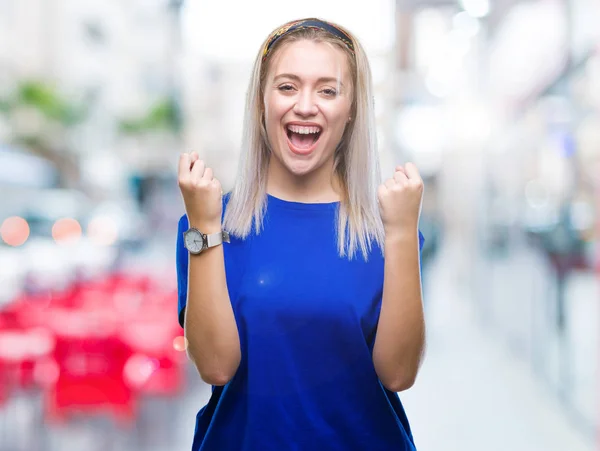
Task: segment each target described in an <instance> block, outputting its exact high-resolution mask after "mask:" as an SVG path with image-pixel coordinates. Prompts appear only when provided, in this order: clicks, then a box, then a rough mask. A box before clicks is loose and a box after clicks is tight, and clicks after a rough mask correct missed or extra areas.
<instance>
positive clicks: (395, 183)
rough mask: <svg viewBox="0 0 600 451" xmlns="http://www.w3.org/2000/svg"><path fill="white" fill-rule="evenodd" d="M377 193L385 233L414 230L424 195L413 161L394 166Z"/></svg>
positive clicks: (419, 176)
mask: <svg viewBox="0 0 600 451" xmlns="http://www.w3.org/2000/svg"><path fill="white" fill-rule="evenodd" d="M377 196H378V198H379V210H380V212H381V220H382V221H383V227H384V229H385V233H386V235H389V234H390V233H404V232H408V233H412V232H414V231H416V230H417V228H418V226H419V215H420V214H421V203H422V199H423V179H422V178H421V175H420V174H419V171H418V169H417V167H416V166H415V165H414V164H413V163H406V164H405V165H404V166H396V172H394V176H393V177H392V178H390V179H388V180H386V181H385V183H383V184H382V185H380V186H379V189H378V190H377Z"/></svg>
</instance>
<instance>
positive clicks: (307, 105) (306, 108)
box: [294, 90, 318, 117]
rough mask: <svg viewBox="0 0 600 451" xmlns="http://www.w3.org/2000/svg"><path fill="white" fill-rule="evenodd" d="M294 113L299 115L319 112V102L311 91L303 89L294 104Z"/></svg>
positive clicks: (312, 114)
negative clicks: (317, 102)
mask: <svg viewBox="0 0 600 451" xmlns="http://www.w3.org/2000/svg"><path fill="white" fill-rule="evenodd" d="M294 113H296V114H297V115H298V116H302V117H307V116H315V115H316V114H317V113H318V108H317V104H316V102H315V99H314V98H313V95H312V93H311V92H310V91H308V90H305V91H301V92H300V93H299V94H298V98H297V102H296V104H295V105H294Z"/></svg>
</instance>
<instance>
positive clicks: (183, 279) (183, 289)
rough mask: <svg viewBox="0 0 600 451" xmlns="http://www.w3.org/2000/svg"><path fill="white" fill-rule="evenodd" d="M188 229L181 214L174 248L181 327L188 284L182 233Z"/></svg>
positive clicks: (186, 260) (186, 254)
mask: <svg viewBox="0 0 600 451" xmlns="http://www.w3.org/2000/svg"><path fill="white" fill-rule="evenodd" d="M187 229H188V219H187V216H186V215H183V216H182V217H181V218H180V219H179V224H178V226H177V250H176V268H177V298H178V302H177V307H178V319H179V324H180V325H181V327H183V324H184V322H183V319H184V315H185V306H186V304H187V289H188V287H187V285H188V259H189V255H188V251H187V249H186V248H185V246H184V244H183V233H184V232H185V231H186V230H187Z"/></svg>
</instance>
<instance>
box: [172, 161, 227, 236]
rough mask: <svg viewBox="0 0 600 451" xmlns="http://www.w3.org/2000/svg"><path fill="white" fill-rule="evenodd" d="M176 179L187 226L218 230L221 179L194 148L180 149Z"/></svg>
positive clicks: (210, 231) (207, 230) (209, 231)
mask: <svg viewBox="0 0 600 451" xmlns="http://www.w3.org/2000/svg"><path fill="white" fill-rule="evenodd" d="M178 182H179V189H180V190H181V195H182V196H183V202H184V204H185V211H186V213H187V216H188V220H189V222H190V226H192V227H197V228H199V229H200V230H201V231H202V232H204V233H212V232H216V231H219V230H220V229H221V210H222V204H221V202H222V200H221V199H222V195H223V192H222V190H221V183H220V182H219V181H218V180H217V179H216V178H215V177H214V176H213V171H212V169H211V168H208V167H206V165H205V164H204V161H202V160H200V159H199V157H198V154H197V153H196V152H192V153H182V154H181V156H180V157H179V170H178ZM209 229H210V230H209ZM212 229H215V230H212Z"/></svg>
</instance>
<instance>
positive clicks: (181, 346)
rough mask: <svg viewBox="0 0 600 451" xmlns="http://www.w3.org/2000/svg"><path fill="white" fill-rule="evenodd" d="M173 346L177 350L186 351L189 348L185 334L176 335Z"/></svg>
mask: <svg viewBox="0 0 600 451" xmlns="http://www.w3.org/2000/svg"><path fill="white" fill-rule="evenodd" d="M173 348H174V349H175V350H176V351H179V352H184V351H185V350H186V349H187V348H188V341H187V338H185V337H184V336H183V335H181V336H179V337H176V338H175V339H174V340H173Z"/></svg>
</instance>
